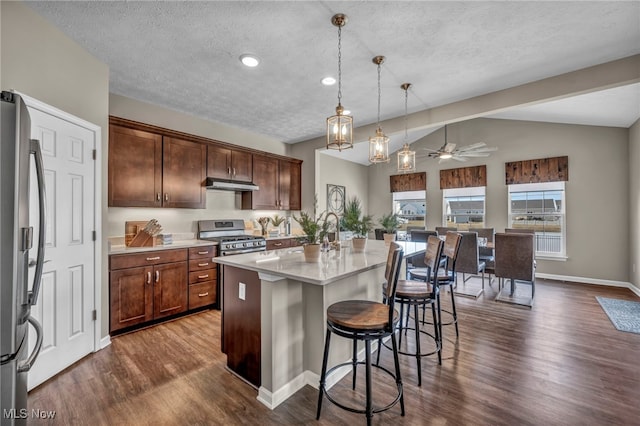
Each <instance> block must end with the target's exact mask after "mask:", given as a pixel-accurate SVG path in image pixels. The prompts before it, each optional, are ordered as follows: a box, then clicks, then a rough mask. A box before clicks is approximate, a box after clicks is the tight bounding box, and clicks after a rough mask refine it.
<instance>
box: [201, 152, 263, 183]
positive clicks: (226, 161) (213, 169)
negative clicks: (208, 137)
mask: <svg viewBox="0 0 640 426" xmlns="http://www.w3.org/2000/svg"><path fill="white" fill-rule="evenodd" d="M207 176H208V177H213V178H218V179H230V180H237V181H241V182H251V181H252V179H253V161H252V154H251V153H250V152H246V151H240V150H235V149H229V148H225V147H223V146H217V145H209V146H208V147H207Z"/></svg>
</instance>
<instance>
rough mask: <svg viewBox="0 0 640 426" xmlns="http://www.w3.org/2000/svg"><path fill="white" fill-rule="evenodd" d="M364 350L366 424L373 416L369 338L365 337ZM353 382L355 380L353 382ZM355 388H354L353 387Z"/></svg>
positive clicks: (368, 423)
mask: <svg viewBox="0 0 640 426" xmlns="http://www.w3.org/2000/svg"><path fill="white" fill-rule="evenodd" d="M364 346H365V348H366V349H365V350H366V352H367V353H366V354H365V358H366V366H367V367H366V378H365V380H366V385H367V394H366V395H367V406H366V411H367V426H369V425H371V419H372V418H373V402H372V401H371V340H368V339H366V340H365V341H364ZM354 383H355V382H354ZM354 389H355V388H354Z"/></svg>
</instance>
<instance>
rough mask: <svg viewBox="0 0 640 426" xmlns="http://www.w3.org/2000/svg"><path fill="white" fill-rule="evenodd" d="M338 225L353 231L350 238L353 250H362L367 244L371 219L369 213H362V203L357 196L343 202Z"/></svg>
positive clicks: (371, 225) (371, 224)
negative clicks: (342, 210)
mask: <svg viewBox="0 0 640 426" xmlns="http://www.w3.org/2000/svg"><path fill="white" fill-rule="evenodd" d="M340 226H341V227H342V228H343V229H346V230H347V231H351V232H353V238H352V239H351V244H352V246H353V251H354V252H356V253H358V252H363V251H364V249H365V247H366V245H367V236H368V235H369V232H371V230H372V229H373V219H372V217H371V216H370V215H363V214H362V205H361V203H360V200H359V199H358V197H352V198H349V199H348V200H347V202H346V203H345V206H344V214H343V216H342V219H341V220H340Z"/></svg>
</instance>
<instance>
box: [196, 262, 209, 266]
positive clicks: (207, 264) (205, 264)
mask: <svg viewBox="0 0 640 426" xmlns="http://www.w3.org/2000/svg"><path fill="white" fill-rule="evenodd" d="M198 266H209V262H207V263H198Z"/></svg>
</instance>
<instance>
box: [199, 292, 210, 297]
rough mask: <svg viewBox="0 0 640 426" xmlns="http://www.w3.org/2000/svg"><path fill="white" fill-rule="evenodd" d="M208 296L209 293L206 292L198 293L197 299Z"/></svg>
mask: <svg viewBox="0 0 640 426" xmlns="http://www.w3.org/2000/svg"><path fill="white" fill-rule="evenodd" d="M208 295H209V292H206V293H198V297H205V296H208Z"/></svg>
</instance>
